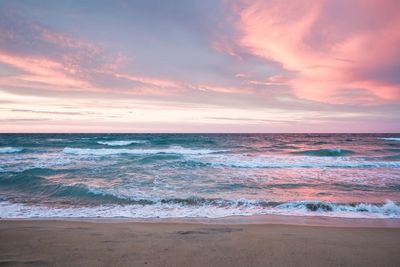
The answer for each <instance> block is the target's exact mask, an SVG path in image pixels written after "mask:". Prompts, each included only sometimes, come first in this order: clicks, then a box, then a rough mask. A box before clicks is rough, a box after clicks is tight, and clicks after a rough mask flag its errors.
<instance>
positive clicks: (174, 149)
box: [63, 146, 218, 156]
mask: <svg viewBox="0 0 400 267" xmlns="http://www.w3.org/2000/svg"><path fill="white" fill-rule="evenodd" d="M63 152H64V153H66V154H75V155H94V156H107V155H118V154H138V155H141V154H158V153H168V154H184V155H198V154H210V153H215V152H218V151H216V150H210V149H190V148H184V147H180V146H171V147H168V148H159V149H122V148H121V149H117V148H97V149H93V148H71V147H66V148H64V149H63Z"/></svg>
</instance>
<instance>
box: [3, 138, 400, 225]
mask: <svg viewBox="0 0 400 267" xmlns="http://www.w3.org/2000/svg"><path fill="white" fill-rule="evenodd" d="M263 214H275V215H293V216H332V217H350V218H400V134H0V217H2V218H37V217H38V218H53V217H63V218H65V217H67V218H68V217H71V218H82V217H84V218H94V217H96V218H97V217H101V218H156V217H157V218H182V217H192V218H197V217H201V218H219V217H226V216H235V215H237V216H251V215H263Z"/></svg>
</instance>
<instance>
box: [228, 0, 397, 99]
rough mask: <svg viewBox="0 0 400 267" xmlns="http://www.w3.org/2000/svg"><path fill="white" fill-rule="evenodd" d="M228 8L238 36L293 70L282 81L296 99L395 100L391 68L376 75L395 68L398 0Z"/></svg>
mask: <svg viewBox="0 0 400 267" xmlns="http://www.w3.org/2000/svg"><path fill="white" fill-rule="evenodd" d="M230 8H231V9H230V10H231V11H232V14H233V21H234V25H235V27H236V28H237V30H238V32H239V35H238V37H237V38H236V40H235V41H236V42H237V43H238V45H239V46H240V47H241V48H242V49H245V50H246V51H247V52H250V53H251V54H253V55H256V56H258V57H261V58H265V59H267V60H273V61H276V62H278V63H280V64H281V65H282V67H283V68H284V69H286V70H289V71H293V72H294V73H295V75H294V77H293V78H292V79H290V80H288V81H287V84H288V85H289V86H290V87H291V88H292V89H293V92H294V94H295V95H296V96H298V97H300V98H304V99H310V100H316V101H322V102H330V103H356V102H357V103H359V102H362V103H360V104H363V103H365V101H366V98H365V97H363V95H365V94H368V95H370V96H371V97H370V98H368V99H369V100H370V101H369V102H374V103H378V102H380V103H385V102H393V101H398V100H400V82H398V81H397V80H396V81H394V82H393V80H395V79H397V78H396V77H395V76H396V75H398V73H397V74H396V73H395V72H396V71H392V72H394V74H392V76H391V77H386V76H383V75H378V74H377V75H374V74H375V73H380V72H381V71H384V70H385V69H389V70H390V69H392V70H393V69H394V70H396V69H397V71H399V70H400V64H399V63H398V58H400V50H399V49H398V47H400V31H399V29H400V16H398V12H396V10H397V11H398V10H400V2H399V1H394V0H393V1H391V0H385V1H378V0H375V1H364V0H358V1H319V0H305V1H289V0H286V1H285V0H283V1H282V0H279V1H275V0H271V1H262V0H258V1H240V2H236V3H234V4H231V5H230ZM227 53H231V52H230V51H229V50H228V51H227ZM381 77H385V78H381ZM267 82H268V81H267ZM356 92H361V95H360V97H359V98H357V93H356ZM349 94H352V95H353V97H349ZM358 100H360V101H358Z"/></svg>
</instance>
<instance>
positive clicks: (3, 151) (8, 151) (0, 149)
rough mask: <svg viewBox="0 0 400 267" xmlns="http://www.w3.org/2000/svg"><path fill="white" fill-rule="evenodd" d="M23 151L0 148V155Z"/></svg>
mask: <svg viewBox="0 0 400 267" xmlns="http://www.w3.org/2000/svg"><path fill="white" fill-rule="evenodd" d="M22 150H23V149H22V148H18V147H0V154H9V153H18V152H21V151H22Z"/></svg>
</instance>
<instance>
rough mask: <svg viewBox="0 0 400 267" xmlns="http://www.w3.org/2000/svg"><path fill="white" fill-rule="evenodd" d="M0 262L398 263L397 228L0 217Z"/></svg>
mask: <svg viewBox="0 0 400 267" xmlns="http://www.w3.org/2000/svg"><path fill="white" fill-rule="evenodd" d="M0 240H1V242H0V266H20V265H23V266H30V265H31V266H400V253H399V249H400V228H372V227H368V228H362V227H359V228H354V227H353V228H348V227H326V226H325V227H320V226H295V225H276V224H246V225H243V224H199V223H172V222H152V223H146V222H77V221H42V220H17V221H12V220H4V221H0Z"/></svg>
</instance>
